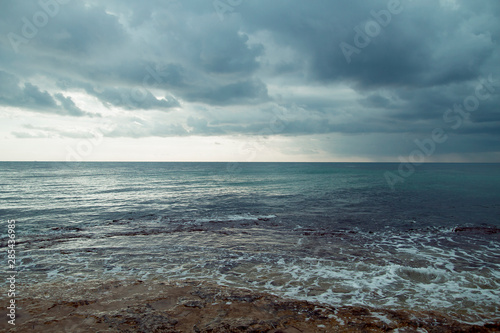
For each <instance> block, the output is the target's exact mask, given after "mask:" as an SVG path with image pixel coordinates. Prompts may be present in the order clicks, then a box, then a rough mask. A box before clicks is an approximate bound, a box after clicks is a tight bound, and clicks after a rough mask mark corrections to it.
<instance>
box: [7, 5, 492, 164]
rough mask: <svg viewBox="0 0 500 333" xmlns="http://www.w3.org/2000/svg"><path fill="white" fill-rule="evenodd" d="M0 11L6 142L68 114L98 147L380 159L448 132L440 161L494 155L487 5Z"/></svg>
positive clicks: (47, 130)
mask: <svg viewBox="0 0 500 333" xmlns="http://www.w3.org/2000/svg"><path fill="white" fill-rule="evenodd" d="M220 3H222V4H223V5H222V6H221V5H220ZM0 6H1V10H0V116H2V121H3V122H4V125H3V127H2V128H3V129H4V130H5V131H6V133H5V135H7V137H9V138H20V139H21V138H22V139H28V138H31V140H38V139H40V138H46V137H51V135H56V136H58V137H68V138H69V137H71V136H72V135H71V131H68V130H67V128H68V121H71V119H74V121H77V119H78V126H80V127H81V126H88V127H89V130H91V129H92V128H94V129H95V128H97V127H99V126H100V125H102V124H106V126H107V130H105V131H102V132H103V135H104V137H105V138H106V137H109V138H147V137H179V138H180V137H189V136H202V137H211V136H218V137H220V136H233V137H234V136H244V137H248V138H249V140H251V138H252V137H257V136H262V137H265V138H268V137H281V138H284V139H286V140H289V142H293V145H294V146H297V147H299V146H300V147H301V148H300V149H299V150H300V151H303V152H310V154H311V156H314V155H317V154H326V155H325V156H330V155H329V154H332V155H331V156H333V155H335V156H353V154H354V155H355V156H356V157H359V158H360V159H363V158H365V159H367V160H375V161H377V160H396V158H397V156H398V155H401V154H402V155H404V154H407V153H409V152H410V151H411V149H413V148H412V147H414V140H415V139H418V138H425V137H429V136H430V135H431V133H432V131H433V130H434V129H436V128H442V129H443V130H444V131H445V132H446V133H447V134H449V137H450V139H449V140H448V141H447V142H446V144H443V145H442V146H441V147H440V150H439V154H442V155H443V156H447V155H450V154H470V153H480V154H482V155H481V156H483V157H484V158H483V160H485V161H492V159H493V160H494V158H493V157H492V156H496V157H495V158H497V157H498V156H499V152H500V110H499V109H500V65H499V64H500V46H499V43H500V2H498V1H496V0H478V1H474V2H472V1H465V0H440V1H436V0H432V1H431V0H422V1H411V0H375V1H370V2H369V3H367V2H366V1H361V0H358V1H349V2H345V1H343V2H338V1H337V2H335V1H327V0H318V1H310V2H305V1H298V0H297V1H295V0H292V1H290V0H287V1H285V0H276V1H272V2H269V1H262V0H252V1H250V0H243V1H238V2H227V1H225V0H220V1H201V0H189V1H175V0H171V1H160V0H148V1H142V2H137V1H132V0H121V1H119V0H110V1H106V2H103V1H97V0H85V1H69V0H64V1H63V0H40V1H34V0H27V1H21V2H20V1H14V0H6V1H3V2H2V4H1V5H0ZM16 115H18V117H20V118H22V119H23V120H22V121H21V120H19V119H18V120H16ZM42 116H43V117H50V120H49V119H48V118H43V119H44V120H43V121H41V122H40V118H39V117H42ZM82 119H83V120H84V121H82ZM44 121H45V123H44ZM37 128H38V129H37ZM30 131H31V132H30ZM311 140H312V141H311ZM311 142H316V144H315V145H316V146H315V145H312V144H311ZM286 151H287V149H284V150H283V153H284V154H290V160H293V159H294V156H293V153H287V152H286ZM288 151H292V149H288ZM312 159H314V157H312ZM326 159H327V158H326ZM438 159H439V160H442V159H444V157H443V158H442V159H440V158H437V157H436V160H438ZM476 159H478V160H481V158H477V156H476V157H474V160H476Z"/></svg>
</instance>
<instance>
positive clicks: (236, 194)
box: [0, 163, 500, 323]
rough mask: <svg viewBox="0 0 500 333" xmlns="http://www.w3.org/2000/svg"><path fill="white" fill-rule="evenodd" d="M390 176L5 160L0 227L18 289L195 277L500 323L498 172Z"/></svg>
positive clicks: (300, 167) (324, 168)
mask: <svg viewBox="0 0 500 333" xmlns="http://www.w3.org/2000/svg"><path fill="white" fill-rule="evenodd" d="M395 167H397V165H391V164H295V163H290V164H289V163H287V164H282V163H251V164H240V165H238V168H237V169H236V170H237V172H233V169H234V168H232V167H231V168H228V165H227V164H225V163H151V164H149V163H84V164H76V165H70V167H68V166H67V165H66V164H65V163H0V176H1V178H0V179H1V183H2V187H1V192H0V199H1V202H2V204H1V210H0V214H1V216H0V217H1V218H2V220H5V221H6V220H7V219H16V221H17V229H16V232H17V233H16V235H17V237H18V238H17V240H18V244H17V252H16V253H17V260H18V261H17V270H18V271H19V275H18V279H19V281H20V282H21V283H24V284H32V285H33V284H37V283H43V282H57V281H82V280H91V279H103V280H105V279H110V278H113V279H124V280H125V279H127V280H128V279H134V278H136V279H144V280H147V279H155V280H156V279H159V280H178V279H200V280H208V281H213V282H216V283H219V284H223V285H231V286H238V287H246V288H251V289H252V290H256V291H267V292H272V293H275V294H278V295H281V296H288V297H292V298H297V299H304V300H314V301H320V302H324V303H327V304H330V305H368V306H373V307H388V308H394V309H401V308H402V309H414V310H428V309H432V310H438V311H442V312H445V313H447V314H450V315H452V316H453V317H454V318H456V319H459V320H462V321H464V322H470V323H482V322H484V321H490V320H494V319H496V320H498V319H500V293H499V290H500V288H499V286H500V230H499V229H498V228H499V227H500V221H499V220H498V219H499V217H500V194H499V189H500V168H499V167H498V165H460V164H459V165H439V164H437V165H426V166H422V169H421V170H419V172H417V174H416V175H414V176H413V177H411V178H409V179H408V180H407V181H406V182H405V184H404V186H403V187H401V188H399V189H397V190H396V191H395V192H393V191H391V189H390V188H389V187H388V186H387V184H386V183H385V179H384V177H383V174H384V172H385V171H386V170H389V171H390V170H391V169H394V168H395ZM228 169H229V170H228ZM5 243H6V237H5V236H3V237H2V245H3V244H5Z"/></svg>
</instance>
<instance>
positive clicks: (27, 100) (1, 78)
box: [0, 70, 99, 117]
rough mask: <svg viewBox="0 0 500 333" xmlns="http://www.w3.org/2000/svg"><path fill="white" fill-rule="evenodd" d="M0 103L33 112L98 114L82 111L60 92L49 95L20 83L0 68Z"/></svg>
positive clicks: (34, 87) (75, 114) (92, 115)
mask: <svg viewBox="0 0 500 333" xmlns="http://www.w3.org/2000/svg"><path fill="white" fill-rule="evenodd" d="M0 105H7V106H14V107H23V108H26V109H29V110H30V111H33V112H38V113H54V114H60V115H64V116H74V117H82V116H90V117H95V116H99V115H95V114H92V113H88V112H85V111H82V110H81V109H80V108H79V107H78V106H77V105H76V104H75V102H74V101H73V100H72V99H71V97H65V96H64V95H62V94H61V93H56V94H54V95H51V94H49V93H48V92H47V91H44V90H41V89H40V88H39V87H38V86H36V85H34V84H31V83H29V82H26V83H24V84H21V83H20V80H19V78H17V77H16V76H15V75H12V74H10V73H7V72H4V71H1V70H0Z"/></svg>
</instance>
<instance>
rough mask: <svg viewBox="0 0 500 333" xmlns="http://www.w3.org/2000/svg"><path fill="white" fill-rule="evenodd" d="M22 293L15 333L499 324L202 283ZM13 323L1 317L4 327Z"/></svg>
mask: <svg viewBox="0 0 500 333" xmlns="http://www.w3.org/2000/svg"><path fill="white" fill-rule="evenodd" d="M19 290H23V293H22V295H20V296H19V297H18V298H17V299H16V304H17V306H18V308H17V312H16V326H15V330H12V331H17V332H73V333H75V332H82V333H83V332H213V333H215V332H274V333H277V332H287V333H296V332H498V331H500V322H496V323H490V324H485V325H483V326H478V325H469V324H465V323H461V322H458V321H456V320H454V319H452V318H450V317H448V316H447V315H445V314H442V313H436V312H430V311H429V312H416V311H410V310H389V309H374V308H369V307H352V306H343V307H332V306H329V305H324V304H316V303H311V302H306V301H298V300H291V299H284V298H280V297H277V296H274V295H270V294H266V293H258V292H253V291H250V290H247V289H237V288H228V287H221V286H219V285H215V284H212V283H209V282H200V281H173V282H172V281H170V282H160V281H140V280H136V281H128V282H124V281H106V282H103V281H90V282H84V283H73V284H39V285H36V286H20V288H19ZM1 302H2V304H8V302H9V300H8V299H6V298H5V297H4V298H2V299H1ZM5 309H6V308H5V307H2V310H1V311H0V312H1V313H0V315H1V316H2V318H7V316H6V310H5ZM12 328H14V327H13V326H12V325H9V324H8V323H7V320H6V319H4V320H2V322H0V330H1V331H9V329H12Z"/></svg>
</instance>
